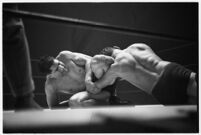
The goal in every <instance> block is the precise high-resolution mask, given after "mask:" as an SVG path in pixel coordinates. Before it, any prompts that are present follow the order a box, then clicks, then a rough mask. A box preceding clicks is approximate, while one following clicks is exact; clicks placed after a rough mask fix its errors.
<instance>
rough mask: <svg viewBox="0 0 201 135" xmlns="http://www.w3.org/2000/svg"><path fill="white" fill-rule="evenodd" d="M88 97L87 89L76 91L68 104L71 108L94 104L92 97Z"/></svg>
mask: <svg viewBox="0 0 201 135" xmlns="http://www.w3.org/2000/svg"><path fill="white" fill-rule="evenodd" d="M90 98H91V96H90V93H89V92H87V91H82V92H78V93H76V94H74V95H73V96H72V97H71V98H70V99H69V106H70V107H71V108H77V107H84V106H92V105H93V104H94V99H90ZM89 100H90V101H89ZM85 101H88V102H87V103H85Z"/></svg>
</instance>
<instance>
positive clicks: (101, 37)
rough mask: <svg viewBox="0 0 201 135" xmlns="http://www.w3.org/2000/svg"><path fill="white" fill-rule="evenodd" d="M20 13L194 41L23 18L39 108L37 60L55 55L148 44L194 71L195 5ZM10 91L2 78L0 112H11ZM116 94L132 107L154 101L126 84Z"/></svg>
mask: <svg viewBox="0 0 201 135" xmlns="http://www.w3.org/2000/svg"><path fill="white" fill-rule="evenodd" d="M19 9H20V10H26V11H32V12H39V13H46V14H52V15H58V16H66V17H72V18H77V19H84V20H89V21H96V22H103V23H108V24H111V25H118V26H123V27H129V28H132V29H136V30H142V31H146V32H153V33H161V34H168V35H172V36H179V37H183V38H186V39H191V40H192V41H193V42H184V41H176V40H164V39H160V38H150V37H147V36H139V35H126V34H120V33H113V32H105V31H99V30H94V29H90V28H87V29H86V28H79V27H72V26H69V25H66V24H59V23H54V22H47V21H40V20H32V19H26V18H24V19H23V21H24V25H25V30H26V34H27V38H28V42H29V49H30V55H31V60H32V61H31V63H32V71H33V78H34V81H35V87H36V89H35V95H36V96H35V99H36V100H37V101H38V103H39V104H40V105H42V106H43V107H47V103H46V97H45V93H44V82H45V76H44V75H43V74H41V73H40V72H39V71H38V67H37V61H38V58H39V57H40V56H43V55H45V54H48V55H52V56H56V55H57V54H58V53H59V52H60V51H62V50H70V51H75V52H80V53H85V54H88V55H91V56H93V55H95V54H97V53H98V52H99V51H100V50H101V49H103V48H104V47H106V46H113V45H117V46H120V47H121V48H122V49H124V48H126V47H127V46H129V45H131V44H133V43H136V42H142V43H146V44H148V45H149V46H150V47H151V48H152V49H153V50H154V51H155V52H156V54H158V55H159V56H160V57H161V58H162V59H164V60H167V61H172V62H177V63H179V64H182V65H184V66H185V67H187V68H189V69H191V70H193V71H194V72H198V3H20V4H19ZM9 89H10V88H9V87H8V84H7V80H6V78H5V77H3V108H4V109H12V108H13V103H14V98H13V97H12V95H11V93H10V90H9ZM118 95H119V96H120V97H121V98H123V99H127V100H130V101H132V102H133V104H136V105H143V104H157V103H158V102H157V101H156V100H155V99H154V98H153V97H152V96H151V95H148V94H146V93H144V92H142V91H141V90H139V89H137V88H136V87H134V86H132V85H130V84H129V83H127V82H121V83H120V84H118Z"/></svg>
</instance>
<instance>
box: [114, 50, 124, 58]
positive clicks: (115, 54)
mask: <svg viewBox="0 0 201 135" xmlns="http://www.w3.org/2000/svg"><path fill="white" fill-rule="evenodd" d="M120 52H122V50H119V49H114V50H113V52H112V57H116V56H117V54H119V53H120Z"/></svg>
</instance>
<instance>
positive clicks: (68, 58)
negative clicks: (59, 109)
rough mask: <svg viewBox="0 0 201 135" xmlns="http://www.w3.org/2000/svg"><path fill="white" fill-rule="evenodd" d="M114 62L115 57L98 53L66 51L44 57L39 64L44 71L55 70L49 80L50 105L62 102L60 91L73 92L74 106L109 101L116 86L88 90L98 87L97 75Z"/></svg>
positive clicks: (72, 102)
mask: <svg viewBox="0 0 201 135" xmlns="http://www.w3.org/2000/svg"><path fill="white" fill-rule="evenodd" d="M97 60H98V62H97ZM91 61H92V62H91ZM113 62H114V60H113V58H112V57H109V56H105V55H97V56H96V57H94V58H93V59H92V57H90V56H87V55H84V54H81V53H75V52H70V51H62V52H61V53H60V54H59V55H58V56H57V57H56V58H55V59H54V58H53V57H43V58H42V59H41V60H40V63H39V66H40V69H41V71H42V72H46V73H50V72H51V74H49V75H47V80H46V83H45V92H46V97H47V103H48V106H49V107H50V108H54V107H56V106H57V105H58V104H59V100H58V97H57V94H58V93H59V92H62V93H66V94H72V95H73V96H72V97H71V98H70V99H69V105H70V106H71V107H81V106H91V105H95V104H102V103H108V99H109V97H110V96H111V95H114V91H115V87H114V86H115V85H111V86H109V87H106V88H104V89H103V90H102V91H101V92H99V93H97V94H92V93H90V92H88V91H86V90H89V91H93V90H92V89H94V88H95V87H94V86H93V74H94V75H95V77H96V78H100V77H101V76H102V75H103V72H105V71H106V70H107V69H108V68H109V66H110V65H111V64H112V63H113ZM91 67H92V68H91ZM91 69H93V70H91Z"/></svg>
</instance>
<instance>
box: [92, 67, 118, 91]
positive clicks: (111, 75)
mask: <svg viewBox="0 0 201 135" xmlns="http://www.w3.org/2000/svg"><path fill="white" fill-rule="evenodd" d="M116 78H118V74H117V70H116V67H115V66H113V65H112V66H111V67H110V68H109V70H108V71H107V72H106V73H105V74H104V75H103V76H102V77H101V78H100V79H99V80H98V81H96V82H95V85H96V87H97V88H99V89H102V88H105V87H106V86H108V85H112V84H113V83H114V82H115V80H116Z"/></svg>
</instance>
